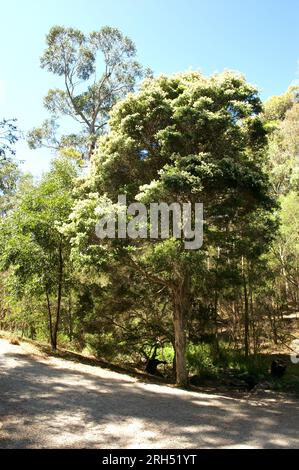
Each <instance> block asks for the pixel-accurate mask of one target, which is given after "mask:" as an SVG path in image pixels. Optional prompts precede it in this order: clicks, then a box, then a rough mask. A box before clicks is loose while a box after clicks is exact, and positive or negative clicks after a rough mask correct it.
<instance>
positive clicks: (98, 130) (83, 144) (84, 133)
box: [28, 26, 149, 157]
mask: <svg viewBox="0 0 299 470" xmlns="http://www.w3.org/2000/svg"><path fill="white" fill-rule="evenodd" d="M46 43H47V48H46V49H45V51H44V54H43V55H42V57H41V67H42V68H44V69H45V70H47V71H49V72H51V73H53V74H55V75H58V76H59V77H62V78H63V81H64V85H65V87H64V88H63V89H60V88H56V89H51V90H49V92H48V94H47V96H46V97H45V99H44V106H45V108H46V109H47V110H48V111H49V113H50V114H51V119H48V120H46V121H45V122H44V123H43V124H42V125H41V127H38V128H35V129H33V130H32V131H30V132H29V134H28V143H29V146H30V147H31V148H39V147H41V146H46V147H49V148H54V149H58V150H60V151H62V152H63V153H64V154H65V153H66V149H67V150H68V152H69V153H71V154H72V155H74V153H75V154H76V155H77V157H80V156H81V157H82V156H89V157H90V156H91V154H92V153H93V151H94V149H95V145H96V141H97V139H98V137H99V136H100V135H102V134H103V133H104V132H105V131H106V127H107V121H108V115H109V112H110V110H111V108H112V106H113V105H114V104H115V103H116V101H117V100H119V99H121V98H123V97H124V96H125V95H126V94H127V93H128V92H130V91H133V89H134V87H135V84H136V82H137V81H138V80H139V79H140V78H142V77H143V76H144V75H146V74H148V73H149V71H146V70H143V68H142V67H141V65H140V64H139V63H138V62H137V61H136V60H135V59H134V58H135V56H136V48H135V45H134V43H133V42H132V41H131V39H129V38H128V37H126V36H124V35H123V34H122V33H121V32H120V31H119V30H118V29H116V28H111V27H108V26H105V27H103V28H102V29H101V30H100V31H95V32H92V33H90V34H89V35H87V36H86V35H84V34H83V33H82V32H81V31H80V30H78V29H74V28H65V27H62V26H54V27H53V28H51V29H50V31H49V33H48V35H47V38H46ZM99 55H100V57H99ZM99 64H101V65H102V70H99ZM59 117H71V118H72V119H73V120H75V121H76V125H77V128H78V132H77V133H73V134H70V135H62V136H60V137H58V133H57V131H58V122H57V119H58V118H59Z"/></svg>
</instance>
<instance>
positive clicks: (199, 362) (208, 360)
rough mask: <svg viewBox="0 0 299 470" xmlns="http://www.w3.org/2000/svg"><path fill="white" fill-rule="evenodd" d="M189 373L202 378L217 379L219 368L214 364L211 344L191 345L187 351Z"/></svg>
mask: <svg viewBox="0 0 299 470" xmlns="http://www.w3.org/2000/svg"><path fill="white" fill-rule="evenodd" d="M186 356H187V364H188V368H189V372H191V373H193V374H196V375H200V376H201V377H207V378H209V377H216V376H217V375H218V372H219V370H218V367H217V366H216V365H215V363H214V351H213V348H212V346H211V345H210V344H205V343H202V344H196V345H195V344H192V343H191V344H189V346H188V349H187V354H186Z"/></svg>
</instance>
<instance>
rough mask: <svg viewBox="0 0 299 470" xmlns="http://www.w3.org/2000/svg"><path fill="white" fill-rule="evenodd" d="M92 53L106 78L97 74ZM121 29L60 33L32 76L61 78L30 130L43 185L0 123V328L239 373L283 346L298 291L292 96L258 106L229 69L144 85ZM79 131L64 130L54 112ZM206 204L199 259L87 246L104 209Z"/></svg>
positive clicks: (168, 369)
mask: <svg viewBox="0 0 299 470" xmlns="http://www.w3.org/2000/svg"><path fill="white" fill-rule="evenodd" d="M97 54H102V62H101V65H102V68H103V70H102V74H99V71H98V70H97V69H98V68H99V60H98V59H97ZM135 55H136V49H135V46H134V44H133V43H132V41H131V40H130V39H128V38H127V37H124V36H123V35H122V34H121V33H120V32H119V31H118V30H116V29H113V28H109V27H106V28H103V29H102V30H101V31H100V32H96V33H91V34H90V35H89V36H88V37H86V36H84V35H83V34H82V33H81V32H80V31H78V30H74V29H65V28H62V27H54V28H52V29H51V31H50V32H49V34H48V36H47V48H46V50H45V52H44V54H43V56H42V58H41V65H42V67H44V68H45V69H47V70H48V71H50V72H52V73H54V74H57V75H58V76H60V77H62V83H63V84H64V85H63V86H64V88H61V89H54V90H50V91H49V93H48V95H47V96H46V98H45V106H46V108H47V110H48V111H49V112H50V113H51V116H50V118H49V120H47V121H46V122H44V123H43V124H42V126H41V127H38V128H35V129H33V130H32V131H31V132H30V133H29V135H28V142H29V145H30V146H31V147H32V148H39V147H41V146H43V145H45V146H48V147H52V148H53V149H54V150H55V156H54V158H53V162H52V166H51V169H50V170H49V172H48V173H45V174H44V175H43V176H42V178H41V179H40V181H38V182H35V181H34V180H33V178H32V177H31V176H30V175H22V174H21V172H20V171H19V170H18V166H17V164H16V162H15V161H14V159H13V155H11V154H10V152H11V151H13V150H12V146H13V144H14V142H15V140H16V132H17V130H16V128H15V126H14V123H13V121H4V122H2V123H0V138H1V140H0V146H1V147H0V158H1V162H0V164H1V167H0V189H1V193H0V205H1V216H2V217H1V224H0V244H1V258H0V263H1V278H0V296H1V298H0V308H1V310H0V326H1V328H2V329H5V330H12V331H15V332H17V333H20V334H22V335H24V336H26V337H29V338H31V339H36V340H40V341H48V340H49V341H50V344H51V346H52V349H53V350H56V348H57V346H62V347H66V348H68V349H73V350H76V351H84V352H85V353H86V352H90V353H93V354H95V355H97V356H99V357H103V358H105V359H107V360H109V361H112V362H118V363H126V364H133V365H135V366H138V367H141V366H142V367H144V366H145V365H146V364H147V363H148V361H149V359H150V358H155V355H156V356H157V357H158V359H160V360H163V361H165V362H166V363H167V364H165V366H164V374H166V375H167V374H168V375H171V374H172V370H173V372H175V375H176V382H177V384H178V385H183V386H186V385H187V383H188V373H189V372H191V373H192V374H199V375H202V376H203V375H204V374H210V375H213V374H216V373H217V371H218V370H219V368H221V367H222V368H226V367H227V368H228V367H236V364H237V365H238V367H239V368H240V369H242V367H243V366H244V367H245V364H247V370H249V368H250V364H252V361H255V360H256V359H257V358H259V357H260V356H259V355H260V354H261V353H262V352H264V351H265V350H270V349H271V347H272V345H274V347H276V348H277V349H279V348H280V347H281V346H282V345H283V346H286V345H288V344H289V343H290V341H291V338H292V327H293V323H292V321H291V320H290V319H289V318H290V314H292V313H295V312H297V311H298V302H299V298H298V287H299V160H298V155H299V89H298V88H296V87H291V88H289V89H288V90H287V91H286V93H285V94H283V95H282V96H278V97H273V98H271V99H269V100H268V101H266V102H265V103H262V102H261V100H260V98H259V95H258V92H257V90H256V89H255V88H254V87H253V86H252V85H250V84H249V83H247V81H246V80H245V78H244V77H243V76H242V75H241V74H238V73H232V72H224V73H220V74H216V75H213V76H211V77H205V76H203V75H202V74H200V73H199V72H190V71H189V72H184V73H180V74H176V75H172V76H160V77H156V78H154V77H153V76H152V74H151V72H150V71H149V70H147V69H143V67H142V66H141V65H140V64H139V63H138V62H137V61H136V60H135ZM61 116H62V117H65V116H68V117H71V118H73V119H74V120H75V121H76V125H75V126H74V129H76V131H75V132H74V133H73V134H71V135H62V136H61V134H60V133H59V128H58V124H57V120H58V118H59V117H61ZM120 194H125V195H126V197H127V201H128V203H132V202H143V203H144V204H146V205H147V206H148V205H149V204H150V203H152V202H156V203H160V202H166V203H168V204H171V203H173V202H177V201H179V202H180V204H183V203H188V202H191V203H195V202H202V203H203V204H204V240H203V246H202V248H200V249H198V250H186V249H185V245H184V240H180V239H175V238H174V237H173V238H167V239H161V238H156V239H147V238H140V237H137V238H135V239H128V238H124V239H114V240H113V239H112V240H111V239H106V240H100V239H98V238H97V237H96V236H95V227H96V223H97V217H98V214H99V211H100V212H101V213H105V211H106V212H108V211H109V212H110V213H111V212H117V210H119V206H118V195H120Z"/></svg>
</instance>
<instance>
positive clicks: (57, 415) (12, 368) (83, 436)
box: [0, 340, 299, 449]
mask: <svg viewBox="0 0 299 470" xmlns="http://www.w3.org/2000/svg"><path fill="white" fill-rule="evenodd" d="M30 348H31V346H28V345H26V344H25V343H23V344H22V345H21V346H13V345H11V344H9V342H8V341H6V340H0V448H45V447H47V448H106V449H107V448H118V447H120V448H273V447H281V448H291V447H293V448H298V447H299V400H296V399H294V398H289V397H288V398H287V397H276V396H273V395H270V396H269V397H267V396H265V398H254V399H253V398H250V399H241V400H240V399H236V398H231V397H227V396H217V395H210V394H203V393H194V392H186V391H183V390H178V389H175V388H171V387H166V386H161V385H155V384H145V383H141V382H138V381H137V380H136V379H134V378H132V377H129V376H127V375H123V374H118V373H116V372H111V371H108V370H106V369H102V368H99V367H93V366H87V365H83V364H77V363H73V362H70V361H65V360H62V359H57V358H53V357H44V356H42V355H41V354H40V353H38V352H37V351H32V350H31V349H30Z"/></svg>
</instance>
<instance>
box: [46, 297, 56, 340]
mask: <svg viewBox="0 0 299 470" xmlns="http://www.w3.org/2000/svg"><path fill="white" fill-rule="evenodd" d="M46 298H47V307H48V320H49V332H50V343H51V348H52V349H55V348H54V339H53V322H52V312H51V304H50V297H49V293H48V291H46Z"/></svg>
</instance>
